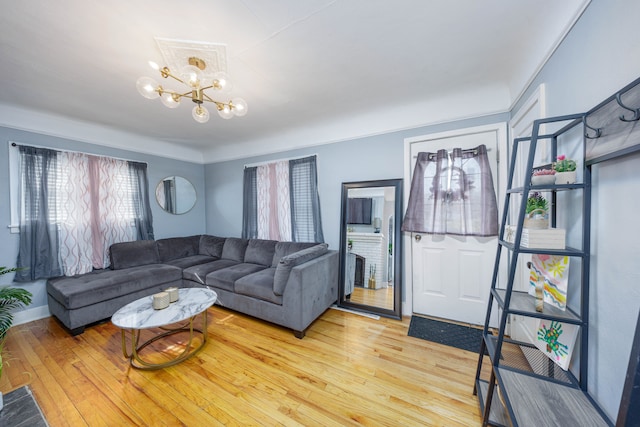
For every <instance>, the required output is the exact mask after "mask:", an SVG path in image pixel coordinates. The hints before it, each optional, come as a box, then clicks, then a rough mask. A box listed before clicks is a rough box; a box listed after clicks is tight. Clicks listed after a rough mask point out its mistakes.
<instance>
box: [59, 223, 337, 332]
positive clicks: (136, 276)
mask: <svg viewBox="0 0 640 427" xmlns="http://www.w3.org/2000/svg"><path fill="white" fill-rule="evenodd" d="M109 254H110V257H111V267H110V268H109V269H105V270H97V271H93V272H91V273H87V274H82V275H77V276H71V277H57V278H53V279H49V280H48V281H47V299H48V304H49V310H50V311H51V313H52V314H53V315H54V316H55V317H57V318H58V319H59V320H60V321H61V322H62V323H63V324H64V325H65V326H66V327H67V328H68V329H69V330H70V332H71V333H72V334H74V335H76V334H80V333H82V332H84V328H85V326H87V325H89V324H91V323H95V322H97V321H101V320H104V319H107V318H109V317H111V315H113V313H115V312H116V311H117V310H118V309H119V308H120V307H123V306H124V305H126V304H128V303H129V302H131V301H134V300H136V299H138V298H141V297H143V296H147V295H152V294H154V293H156V292H160V291H161V290H163V289H166V288H167V287H170V286H178V287H208V288H210V289H213V290H214V291H216V293H217V294H218V300H217V302H216V304H218V305H221V306H224V307H228V308H230V309H233V310H236V311H239V312H241V313H245V314H248V315H251V316H254V317H257V318H260V319H263V320H266V321H269V322H272V323H275V324H278V325H281V326H284V327H286V328H290V329H292V330H293V331H294V334H295V336H296V337H298V338H302V337H304V334H305V331H306V329H307V328H308V327H309V325H311V323H312V322H313V321H314V320H315V319H317V318H318V317H319V316H320V315H321V314H322V313H323V312H324V311H325V310H326V309H327V308H328V307H329V306H331V304H333V303H334V302H335V301H336V300H337V296H338V295H337V294H338V289H337V288H338V263H339V261H338V252H337V251H334V250H329V249H328V247H327V245H326V244H317V243H298V242H277V241H274V240H260V239H240V238H233V237H229V238H224V237H216V236H209V235H198V236H190V237H176V238H169V239H160V240H139V241H134V242H125V243H116V244H114V245H112V246H111V248H110V249H109Z"/></svg>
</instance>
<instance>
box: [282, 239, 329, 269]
mask: <svg viewBox="0 0 640 427" xmlns="http://www.w3.org/2000/svg"><path fill="white" fill-rule="evenodd" d="M317 244H318V243H315V242H278V243H277V244H276V251H275V253H274V254H273V259H272V260H271V267H277V266H278V263H279V262H280V260H281V259H282V257H284V256H287V255H290V254H292V253H294V252H298V251H301V250H303V249H307V248H310V247H312V246H316V245H317Z"/></svg>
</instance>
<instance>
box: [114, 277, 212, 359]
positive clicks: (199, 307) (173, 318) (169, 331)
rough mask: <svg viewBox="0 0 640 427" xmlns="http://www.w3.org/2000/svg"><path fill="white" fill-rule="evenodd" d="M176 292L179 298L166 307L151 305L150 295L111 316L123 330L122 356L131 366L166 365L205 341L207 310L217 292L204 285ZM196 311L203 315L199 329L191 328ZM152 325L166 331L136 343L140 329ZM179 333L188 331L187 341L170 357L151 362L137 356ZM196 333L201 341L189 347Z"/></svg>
mask: <svg viewBox="0 0 640 427" xmlns="http://www.w3.org/2000/svg"><path fill="white" fill-rule="evenodd" d="M178 294H179V297H178V301H176V302H173V303H171V304H170V305H169V307H167V308H164V309H162V310H156V309H154V308H153V306H152V299H153V297H152V296H151V295H149V296H147V297H143V298H140V299H138V300H135V301H133V302H131V303H129V304H127V305H125V306H124V307H122V308H121V309H120V310H118V311H116V312H115V314H114V315H113V316H112V317H111V322H112V323H113V324H114V325H115V326H117V327H119V328H120V329H122V353H123V354H124V357H126V358H128V359H129V362H130V363H131V366H133V367H134V368H137V369H146V370H151V369H160V368H166V367H167V366H172V365H175V364H177V363H180V362H182V361H183V360H185V359H187V358H189V357H191V356H193V355H194V354H196V353H197V352H198V351H199V350H200V349H201V348H202V347H204V345H205V344H206V342H207V309H208V308H209V307H211V306H212V305H213V304H214V303H215V302H216V298H217V297H218V296H217V294H216V293H215V292H214V291H212V290H210V289H204V288H183V289H179V291H178ZM199 314H201V315H202V329H197V328H194V325H193V321H194V319H195V318H196V317H197V316H198V315H199ZM184 321H187V323H182V324H181V325H180V326H176V327H169V325H174V324H176V323H179V322H184ZM151 328H162V329H163V330H165V332H163V333H160V334H157V335H155V336H153V337H152V338H150V339H148V340H146V341H144V342H143V343H139V341H140V332H141V331H142V330H143V329H151ZM127 331H129V333H130V336H131V339H130V341H131V342H130V343H129V344H130V346H131V347H130V349H129V345H128V343H127V339H126V335H127ZM181 332H188V333H189V342H188V343H187V345H186V347H185V348H184V350H183V351H182V352H181V353H179V354H178V355H177V356H176V357H174V358H173V359H171V360H169V361H167V362H162V363H152V362H147V361H144V360H142V359H141V358H140V354H139V352H140V350H142V349H143V348H145V347H147V346H148V345H149V344H151V343H153V342H156V341H158V340H160V339H162V338H164V337H167V336H170V335H175V334H178V333H181ZM196 334H201V335H202V340H201V342H200V345H198V346H197V347H193V348H191V347H192V345H191V344H192V342H193V338H194V336H195V335H196Z"/></svg>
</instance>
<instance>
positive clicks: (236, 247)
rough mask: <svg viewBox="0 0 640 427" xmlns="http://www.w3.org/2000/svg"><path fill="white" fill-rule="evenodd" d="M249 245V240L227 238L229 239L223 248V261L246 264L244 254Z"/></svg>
mask: <svg viewBox="0 0 640 427" xmlns="http://www.w3.org/2000/svg"><path fill="white" fill-rule="evenodd" d="M248 244H249V240H248V239H239V238H237V237H227V239H226V240H225V241H224V246H223V247H222V259H230V260H232V261H238V262H244V253H245V252H246V250H247V245H248Z"/></svg>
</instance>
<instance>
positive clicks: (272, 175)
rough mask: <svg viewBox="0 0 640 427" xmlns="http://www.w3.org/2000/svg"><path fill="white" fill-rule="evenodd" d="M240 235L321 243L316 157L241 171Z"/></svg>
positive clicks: (278, 162) (267, 164)
mask: <svg viewBox="0 0 640 427" xmlns="http://www.w3.org/2000/svg"><path fill="white" fill-rule="evenodd" d="M242 235H243V237H244V238H258V239H272V240H282V241H294V242H323V241H324V236H323V233H322V220H321V217H320V198H319V196H318V176H317V170H316V156H311V157H305V158H302V159H295V160H282V161H277V162H271V163H266V164H262V165H259V166H253V167H246V168H245V170H244V198H243V226H242Z"/></svg>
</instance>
